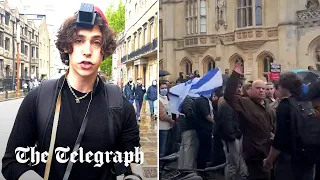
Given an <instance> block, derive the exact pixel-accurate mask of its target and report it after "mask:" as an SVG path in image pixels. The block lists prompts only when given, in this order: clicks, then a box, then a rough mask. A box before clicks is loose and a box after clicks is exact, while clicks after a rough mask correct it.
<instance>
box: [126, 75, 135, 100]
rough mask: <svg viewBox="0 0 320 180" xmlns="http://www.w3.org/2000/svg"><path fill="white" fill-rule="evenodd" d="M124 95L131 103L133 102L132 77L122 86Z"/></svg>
mask: <svg viewBox="0 0 320 180" xmlns="http://www.w3.org/2000/svg"><path fill="white" fill-rule="evenodd" d="M123 94H124V97H126V98H127V99H128V100H129V101H130V102H131V104H133V102H134V83H133V82H132V78H130V79H129V82H128V83H127V84H126V85H125V86H124V90H123Z"/></svg>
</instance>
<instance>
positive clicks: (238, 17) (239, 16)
mask: <svg viewBox="0 0 320 180" xmlns="http://www.w3.org/2000/svg"><path fill="white" fill-rule="evenodd" d="M239 1H240V0H239ZM237 21H238V22H237V24H238V28H241V27H242V25H241V9H238V10H237Z"/></svg>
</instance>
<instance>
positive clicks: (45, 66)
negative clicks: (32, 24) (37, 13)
mask: <svg viewBox="0 0 320 180" xmlns="http://www.w3.org/2000/svg"><path fill="white" fill-rule="evenodd" d="M39 37H40V38H39V69H40V71H39V77H40V79H46V78H48V77H50V76H51V75H53V74H52V73H53V70H52V67H50V60H52V59H53V47H52V46H53V45H52V43H51V39H50V34H49V31H48V27H47V23H46V18H43V19H42V20H41V24H40V26H39ZM50 73H51V74H50Z"/></svg>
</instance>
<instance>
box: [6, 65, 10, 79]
mask: <svg viewBox="0 0 320 180" xmlns="http://www.w3.org/2000/svg"><path fill="white" fill-rule="evenodd" d="M9 74H10V66H9V65H7V66H6V77H8V76H9Z"/></svg>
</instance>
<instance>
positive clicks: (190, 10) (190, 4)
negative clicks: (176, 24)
mask: <svg viewBox="0 0 320 180" xmlns="http://www.w3.org/2000/svg"><path fill="white" fill-rule="evenodd" d="M192 5H193V3H192V1H191V2H190V3H189V7H188V9H189V15H188V17H191V16H192Z"/></svg>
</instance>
